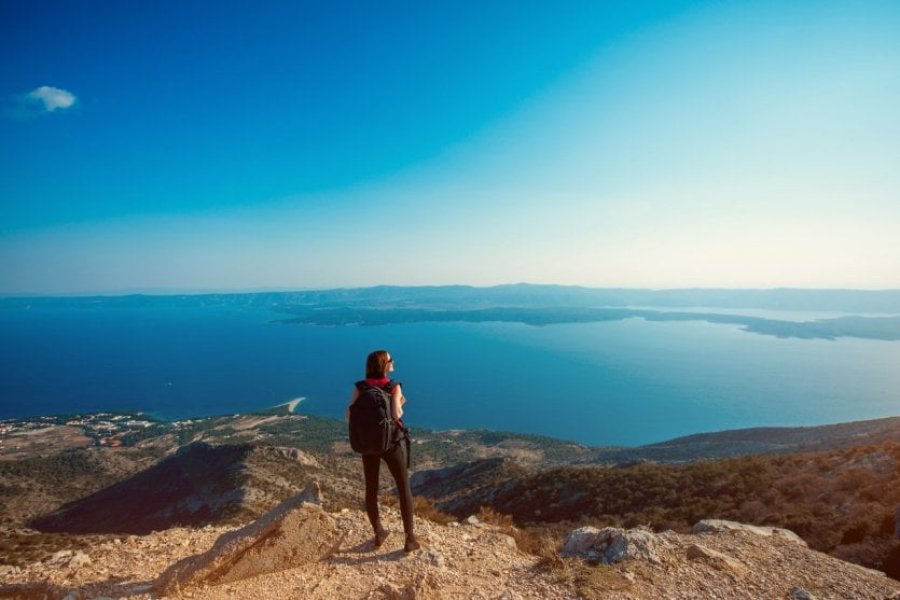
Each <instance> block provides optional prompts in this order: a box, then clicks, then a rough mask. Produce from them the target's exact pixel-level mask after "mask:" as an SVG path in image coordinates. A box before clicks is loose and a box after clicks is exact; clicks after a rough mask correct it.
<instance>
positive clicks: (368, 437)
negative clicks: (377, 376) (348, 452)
mask: <svg viewBox="0 0 900 600" xmlns="http://www.w3.org/2000/svg"><path fill="white" fill-rule="evenodd" d="M395 385H397V384H396V383H395V382H393V381H391V382H390V383H388V384H387V385H386V386H385V387H384V388H380V387H376V386H374V385H369V384H367V383H366V382H365V381H358V382H357V383H356V389H357V390H359V396H358V397H357V398H356V402H354V403H353V404H351V405H350V447H351V448H353V450H354V451H356V452H359V453H360V454H384V453H385V452H387V451H388V450H391V449H392V448H393V447H394V446H396V445H397V444H398V443H399V442H400V441H402V440H403V437H404V435H405V433H404V429H405V428H403V427H401V426H400V425H398V424H397V423H396V422H395V421H394V420H393V419H392V418H391V394H390V390H392V389H393V388H394V386H395Z"/></svg>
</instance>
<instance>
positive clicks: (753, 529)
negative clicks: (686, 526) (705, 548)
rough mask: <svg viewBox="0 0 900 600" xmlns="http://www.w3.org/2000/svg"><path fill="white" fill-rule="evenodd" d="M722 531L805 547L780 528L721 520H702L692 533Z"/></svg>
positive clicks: (797, 539) (796, 536)
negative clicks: (739, 532)
mask: <svg viewBox="0 0 900 600" xmlns="http://www.w3.org/2000/svg"><path fill="white" fill-rule="evenodd" d="M723 531H744V532H746V533H753V534H755V535H761V536H766V537H771V536H775V537H780V538H782V539H785V540H788V541H791V542H795V543H797V544H800V545H802V546H806V545H807V544H806V542H805V541H803V538H801V537H800V536H799V535H797V534H796V533H794V532H793V531H791V530H789V529H781V528H780V527H760V526H759V525H747V524H745V523H738V522H736V521H724V520H722V519H704V520H702V521H699V522H698V523H697V524H696V525H694V533H696V534H701V533H721V532H723Z"/></svg>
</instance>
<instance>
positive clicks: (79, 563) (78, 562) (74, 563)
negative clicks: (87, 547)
mask: <svg viewBox="0 0 900 600" xmlns="http://www.w3.org/2000/svg"><path fill="white" fill-rule="evenodd" d="M89 564H91V557H90V556H88V555H87V554H85V553H84V552H76V553H75V555H74V556H73V557H72V558H71V559H69V566H70V567H72V568H75V569H77V568H79V567H85V566H87V565H89Z"/></svg>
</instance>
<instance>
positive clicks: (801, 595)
mask: <svg viewBox="0 0 900 600" xmlns="http://www.w3.org/2000/svg"><path fill="white" fill-rule="evenodd" d="M292 500H293V504H287V505H284V506H283V507H282V509H283V510H281V511H273V513H272V514H270V515H266V516H265V517H264V518H263V519H260V520H259V521H257V522H255V523H253V524H251V525H249V526H247V527H245V528H242V529H239V530H230V529H228V528H227V527H225V526H207V527H203V528H199V529H198V528H173V529H169V530H166V531H159V532H153V533H151V534H148V535H147V536H125V537H122V538H115V539H107V540H105V541H101V542H100V543H97V544H95V545H92V546H90V547H89V548H86V549H85V551H84V552H85V554H87V555H89V557H90V561H89V562H88V561H84V564H83V565H82V566H78V567H75V565H73V564H72V562H73V561H72V560H71V559H73V558H74V557H75V556H76V554H77V551H72V552H71V553H68V552H67V553H65V554H59V555H56V556H55V557H53V558H49V559H47V560H44V561H42V562H38V563H33V564H29V565H24V566H22V567H21V568H16V569H5V570H4V569H0V598H42V599H45V600H64V599H66V598H70V599H77V598H101V597H107V598H134V599H135V600H149V599H150V598H160V597H172V598H203V600H233V599H234V598H249V599H254V598H255V599H262V598H266V599H268V598H273V599H278V598H283V599H288V598H291V599H293V598H304V599H309V600H331V599H332V598H359V599H364V598H365V599H372V600H382V599H386V598H406V599H412V598H420V599H421V598H426V599H428V600H432V599H434V600H439V599H441V598H484V599H488V598H490V599H492V600H495V599H496V600H499V599H506V600H570V599H571V598H575V597H583V598H604V600H657V599H658V598H668V599H671V600H696V599H697V598H773V599H774V598H790V599H793V600H801V599H806V600H809V599H815V600H848V599H859V600H864V599H866V600H883V599H888V598H890V599H892V600H895V599H900V582H898V581H896V580H892V579H890V578H888V577H886V576H884V574H881V573H877V572H874V571H872V570H869V569H863V568H861V567H859V566H857V565H853V564H850V563H847V562H844V561H841V560H839V559H837V558H834V557H832V556H828V555H826V554H822V553H820V552H814V551H812V550H810V549H809V548H807V547H805V546H803V545H801V544H797V543H795V542H794V541H790V540H789V539H787V538H786V537H784V536H781V535H768V536H766V535H759V534H758V533H754V532H752V531H750V530H746V529H727V530H721V531H719V532H712V533H703V534H681V533H675V532H671V531H667V532H663V533H653V532H651V531H648V530H645V529H635V530H627V531H626V530H621V529H614V528H607V529H606V530H603V529H595V530H593V531H591V530H582V531H581V533H580V534H579V535H573V536H570V540H569V542H570V543H571V544H572V547H571V548H570V550H572V551H579V552H582V554H574V555H573V558H565V559H560V558H557V557H553V558H551V557H549V556H545V558H543V559H541V558H538V557H537V556H534V555H532V554H528V553H527V552H524V551H523V549H524V548H526V547H528V545H526V544H524V543H523V544H520V545H519V546H518V547H517V546H516V544H514V543H512V541H513V540H512V539H510V538H509V536H508V535H507V534H508V533H513V534H515V535H517V536H519V535H523V534H525V533H526V532H522V531H518V530H514V529H511V528H509V527H508V526H500V525H493V524H491V523H489V522H487V520H485V519H466V520H464V521H463V522H460V523H456V522H454V523H450V524H448V525H440V524H437V523H434V522H431V521H427V520H425V519H421V518H417V519H416V530H417V533H418V535H419V539H420V541H421V542H422V544H423V548H422V549H421V550H419V551H416V552H413V553H411V554H405V553H404V552H403V550H402V547H403V535H402V531H403V525H402V523H401V519H400V515H399V512H398V511H397V510H396V509H395V508H391V507H383V511H382V519H383V523H384V526H385V528H386V529H387V530H388V531H389V532H390V535H389V537H388V538H387V540H386V541H385V543H384V544H383V545H382V546H380V547H378V548H376V547H374V545H373V543H372V530H371V527H370V525H369V523H368V519H367V518H366V514H365V513H364V512H363V511H360V510H352V509H343V510H341V511H339V512H335V513H328V514H325V513H323V512H322V511H321V510H320V509H319V507H318V506H317V505H314V504H311V503H305V502H303V500H305V498H302V497H298V498H295V499H292ZM279 512H280V513H285V514H278V513H279ZM279 523H280V524H279ZM291 523H293V525H292V524H291ZM304 527H305V529H303V528H304ZM573 533H574V532H573ZM333 535H334V536H336V538H337V539H338V540H339V541H338V542H335V543H336V544H337V545H338V547H337V548H336V549H334V552H333V553H331V548H328V547H327V543H326V541H327V540H329V539H333V538H331V536H333ZM522 541H523V542H527V541H528V538H527V536H525V537H523V538H522ZM534 541H536V540H532V542H534ZM229 548H230V551H225V550H228V549H229ZM298 548H299V550H298ZM547 549H548V550H549V548H547ZM289 550H290V551H296V552H297V553H296V554H289ZM592 551H593V552H595V553H596V554H594V555H590V556H589V554H588V553H590V552H592ZM320 552H321V553H324V554H320ZM601 553H602V556H603V557H605V558H606V560H608V561H609V564H598V563H602V557H601ZM591 557H593V560H590V558H591ZM585 559H587V560H585ZM74 562H76V563H77V562H81V561H74ZM63 565H65V566H63ZM251 566H252V567H253V568H252V569H251V568H249V567H251ZM186 567H191V568H192V569H193V570H189V569H187V568H186ZM282 568H283V569H284V570H281V569H282ZM271 569H275V570H277V572H273V571H271ZM160 574H162V575H160ZM254 574H255V576H254ZM239 575H240V576H241V577H240V578H238V576H239ZM154 581H156V582H157V584H158V587H156V588H151V587H150V583H151V582H154ZM167 582H168V583H169V584H170V585H169V587H168V588H166V583H167ZM167 589H168V590H169V591H165V590H167Z"/></svg>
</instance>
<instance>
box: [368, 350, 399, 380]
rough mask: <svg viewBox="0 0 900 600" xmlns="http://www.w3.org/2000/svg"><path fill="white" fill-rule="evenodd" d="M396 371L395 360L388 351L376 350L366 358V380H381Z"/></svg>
mask: <svg viewBox="0 0 900 600" xmlns="http://www.w3.org/2000/svg"><path fill="white" fill-rule="evenodd" d="M393 370H394V359H393V358H391V355H390V354H389V353H388V351H387V350H376V351H375V352H372V353H371V354H369V356H368V358H366V378H367V379H381V378H382V377H385V376H386V375H387V374H388V373H390V372H391V371H393Z"/></svg>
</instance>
